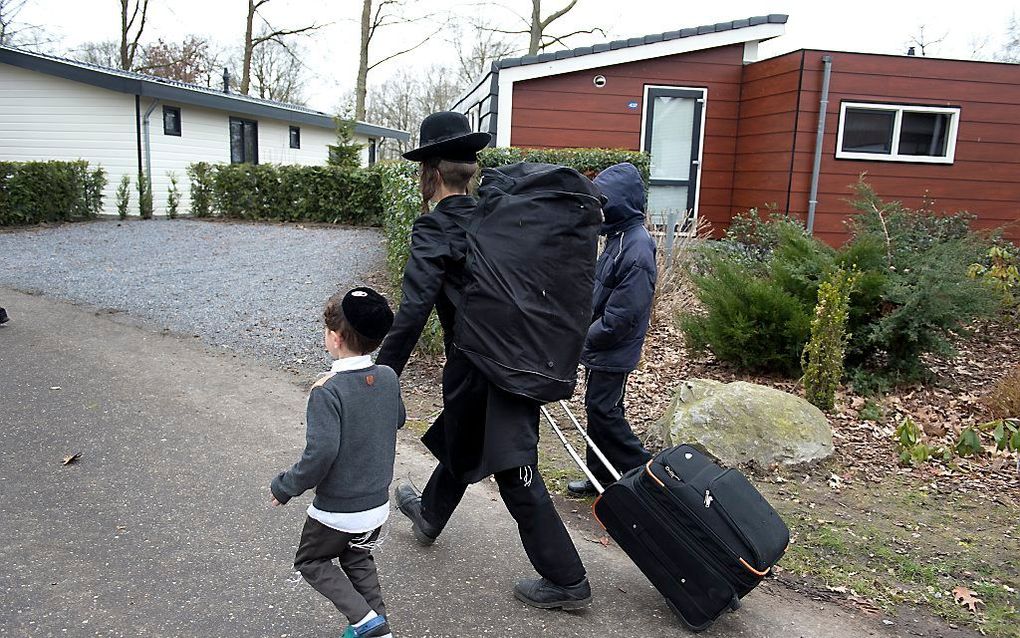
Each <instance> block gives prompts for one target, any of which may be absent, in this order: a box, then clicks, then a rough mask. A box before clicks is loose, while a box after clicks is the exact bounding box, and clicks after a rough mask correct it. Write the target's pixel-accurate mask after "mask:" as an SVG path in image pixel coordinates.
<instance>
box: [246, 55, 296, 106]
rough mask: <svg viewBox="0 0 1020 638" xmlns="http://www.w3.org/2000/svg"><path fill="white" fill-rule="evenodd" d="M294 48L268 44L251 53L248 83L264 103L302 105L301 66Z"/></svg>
mask: <svg viewBox="0 0 1020 638" xmlns="http://www.w3.org/2000/svg"><path fill="white" fill-rule="evenodd" d="M300 55H301V51H300V49H299V48H298V46H297V45H296V44H293V43H292V44H289V45H284V44H282V43H280V42H278V41H276V40H268V41H266V43H265V44H264V45H263V46H260V47H258V48H256V49H255V51H253V52H252V57H251V79H252V85H253V86H252V88H253V89H254V91H255V93H256V94H257V95H258V96H259V97H260V98H263V99H266V100H276V101H277V102H289V103H291V104H304V103H305V100H304V96H303V95H302V92H301V87H302V86H303V84H304V82H303V81H302V76H303V75H304V66H303V65H302V63H301V59H300Z"/></svg>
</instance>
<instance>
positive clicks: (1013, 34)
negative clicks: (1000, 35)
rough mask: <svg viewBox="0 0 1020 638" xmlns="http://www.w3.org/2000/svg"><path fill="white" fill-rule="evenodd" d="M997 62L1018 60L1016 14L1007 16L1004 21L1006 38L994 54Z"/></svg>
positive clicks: (1019, 28) (1019, 30)
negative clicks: (1006, 19)
mask: <svg viewBox="0 0 1020 638" xmlns="http://www.w3.org/2000/svg"><path fill="white" fill-rule="evenodd" d="M995 59H996V60H998V61H999V62H1020V23H1018V22H1017V19H1016V14H1015V13H1014V14H1011V15H1010V16H1009V22H1007V23H1006V40H1005V42H1003V43H1002V48H1001V49H1000V50H999V52H998V53H996V54H995Z"/></svg>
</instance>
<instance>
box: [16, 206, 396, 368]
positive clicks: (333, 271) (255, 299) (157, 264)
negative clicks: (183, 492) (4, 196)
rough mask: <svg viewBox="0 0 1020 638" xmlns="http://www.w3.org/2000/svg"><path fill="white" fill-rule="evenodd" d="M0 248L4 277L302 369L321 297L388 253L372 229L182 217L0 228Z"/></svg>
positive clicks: (310, 361) (351, 282)
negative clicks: (2, 230)
mask: <svg viewBox="0 0 1020 638" xmlns="http://www.w3.org/2000/svg"><path fill="white" fill-rule="evenodd" d="M0 255H2V256H3V263H4V267H3V268H2V269H0V286H7V287H10V288H16V289H20V290H25V291H31V292H40V293H44V294H46V295H50V296H53V297H57V298H61V299H67V300H70V301H75V302H79V303H86V304H90V305H93V306H98V307H101V308H109V309H113V310H119V311H123V312H126V313H128V314H131V315H134V316H137V317H141V318H144V319H146V320H148V321H150V322H152V323H154V324H155V325H156V326H158V327H160V328H167V329H169V330H172V331H174V332H180V333H184V334H193V335H195V336H198V337H201V338H202V339H203V340H204V341H205V342H206V343H209V344H212V345H216V346H223V347H227V348H231V349H235V350H238V351H242V352H245V353H247V354H252V355H255V356H257V357H261V358H268V359H270V360H272V361H275V362H277V363H278V364H281V365H282V366H283V367H286V368H292V369H296V370H300V371H305V372H307V371H313V370H316V369H322V366H324V365H326V361H327V356H326V355H325V353H324V352H323V349H322V336H321V323H320V316H321V312H322V305H323V303H324V302H325V300H326V299H327V298H328V297H329V296H330V295H331V294H332V293H333V292H335V291H336V290H337V289H339V288H347V287H351V286H355V285H358V284H363V283H366V280H368V279H373V278H374V279H375V280H376V281H378V280H379V276H378V273H379V272H380V271H381V269H382V268H383V267H384V264H385V252H384V248H383V245H382V236H381V235H380V234H379V233H378V232H377V231H375V230H372V229H351V228H333V227H321V226H314V227H300V226H292V225H287V226H283V225H274V224H248V223H236V224H235V223H213V222H203V221H194V220H184V219H179V220H173V221H165V220H153V221H137V220H136V221H127V222H123V223H120V222H117V221H107V220H103V221H96V222H89V223H81V224H67V225H63V226H58V227H54V228H45V229H39V230H26V231H16V232H10V233H0ZM373 275H374V277H373ZM0 305H3V304H2V300H0ZM8 311H9V312H10V314H11V319H12V321H25V320H30V319H31V318H30V317H25V316H21V315H19V314H18V309H17V308H8ZM68 328H69V329H71V330H73V326H69V327H68Z"/></svg>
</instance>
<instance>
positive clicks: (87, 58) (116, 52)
mask: <svg viewBox="0 0 1020 638" xmlns="http://www.w3.org/2000/svg"><path fill="white" fill-rule="evenodd" d="M71 55H72V56H73V57H74V59H76V60H81V61H82V62H87V63H88V64H95V65H97V66H108V67H112V68H115V69H116V68H119V67H120V44H119V43H117V42H116V41H115V40H101V41H97V42H86V43H85V44H83V45H81V46H80V47H78V48H77V49H75V50H74V51H72V52H71Z"/></svg>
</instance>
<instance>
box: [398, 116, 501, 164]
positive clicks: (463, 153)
mask: <svg viewBox="0 0 1020 638" xmlns="http://www.w3.org/2000/svg"><path fill="white" fill-rule="evenodd" d="M491 141H492V136H491V135H489V134H488V133H474V132H472V131H471V124H470V123H468V119H467V116H466V115H464V114H463V113H457V112H456V111H439V112H438V113H433V114H432V115H429V116H428V117H426V118H425V119H424V120H422V122H421V132H420V134H419V135H418V143H419V144H420V146H419V147H418V148H416V149H413V150H410V151H408V152H406V153H404V159H408V160H411V161H412V162H421V161H424V160H427V159H429V158H430V157H438V158H439V159H444V160H447V161H450V162H474V161H475V159H476V155H477V153H478V151H480V150H482V149H483V148H485V147H486V146H488V145H489V142H491Z"/></svg>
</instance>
